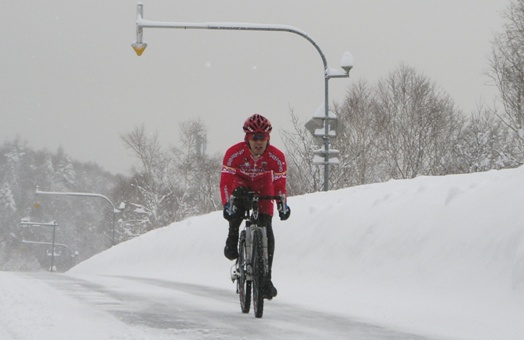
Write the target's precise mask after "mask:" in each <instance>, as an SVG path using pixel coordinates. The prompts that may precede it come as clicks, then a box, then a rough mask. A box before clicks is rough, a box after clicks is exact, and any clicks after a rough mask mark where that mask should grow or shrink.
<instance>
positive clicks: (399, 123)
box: [373, 65, 463, 178]
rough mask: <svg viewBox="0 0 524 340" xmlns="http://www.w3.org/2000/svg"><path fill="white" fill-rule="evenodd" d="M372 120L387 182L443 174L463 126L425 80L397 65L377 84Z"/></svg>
mask: <svg viewBox="0 0 524 340" xmlns="http://www.w3.org/2000/svg"><path fill="white" fill-rule="evenodd" d="M373 116H374V118H375V123H374V126H375V136H376V138H377V139H376V140H377V146H378V148H379V151H380V154H381V159H383V160H384V161H385V162H387V164H386V165H385V166H386V169H387V171H388V172H389V173H388V174H387V177H390V178H413V177H415V176H417V175H441V174H445V173H446V171H445V168H446V167H445V163H446V159H447V158H448V157H449V155H450V154H451V153H452V150H453V145H454V143H455V141H456V140H457V136H458V134H459V132H460V129H461V126H462V125H463V122H462V119H461V118H460V112H459V111H458V110H456V109H455V107H454V104H453V101H452V100H451V99H450V97H449V96H448V95H446V94H445V93H444V92H443V91H441V90H439V89H438V88H437V86H436V85H435V84H434V83H432V82H431V81H430V80H429V79H428V78H427V77H425V76H423V75H421V74H418V73H417V72H416V71H415V69H413V68H411V67H407V66H404V65H401V66H400V67H399V68H398V69H397V70H396V71H394V72H392V73H391V74H389V76H387V77H386V78H385V79H383V80H381V81H379V83H378V85H377V89H376V94H375V100H374V104H373Z"/></svg>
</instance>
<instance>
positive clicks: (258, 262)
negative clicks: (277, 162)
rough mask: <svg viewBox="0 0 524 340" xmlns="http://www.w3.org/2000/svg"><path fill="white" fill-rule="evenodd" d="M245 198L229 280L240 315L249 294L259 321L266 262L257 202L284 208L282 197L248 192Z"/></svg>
mask: <svg viewBox="0 0 524 340" xmlns="http://www.w3.org/2000/svg"><path fill="white" fill-rule="evenodd" d="M248 198H249V199H248V201H249V202H250V205H249V209H246V211H245V213H244V216H243V219H244V220H246V223H245V224H244V229H243V230H242V231H241V232H240V239H239V243H238V248H239V249H238V258H237V260H236V262H235V264H234V265H233V266H232V267H231V268H232V272H231V280H232V281H233V282H235V280H236V281H237V284H236V288H237V289H236V290H237V294H238V295H239V298H240V309H241V310H242V313H245V314H247V313H249V310H250V308H251V292H253V309H254V313H255V317H256V318H261V317H262V315H263V313H264V298H267V295H266V292H265V287H266V284H267V281H268V280H269V278H268V275H269V262H268V261H269V260H268V246H267V233H266V227H265V226H263V225H260V221H259V216H258V201H260V200H276V201H277V204H279V205H282V207H283V209H287V207H286V205H285V204H283V202H285V196H284V195H279V196H259V195H256V194H255V193H253V192H250V193H249V195H248ZM233 268H234V269H233ZM270 298H272V296H271V297H270Z"/></svg>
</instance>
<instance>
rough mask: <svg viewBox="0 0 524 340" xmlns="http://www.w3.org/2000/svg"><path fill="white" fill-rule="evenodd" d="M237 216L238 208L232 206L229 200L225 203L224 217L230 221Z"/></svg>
mask: <svg viewBox="0 0 524 340" xmlns="http://www.w3.org/2000/svg"><path fill="white" fill-rule="evenodd" d="M235 217H237V209H236V207H235V206H234V205H233V206H230V205H229V202H227V203H226V205H224V218H225V219H226V220H228V221H231V220H233V219H234V218H235Z"/></svg>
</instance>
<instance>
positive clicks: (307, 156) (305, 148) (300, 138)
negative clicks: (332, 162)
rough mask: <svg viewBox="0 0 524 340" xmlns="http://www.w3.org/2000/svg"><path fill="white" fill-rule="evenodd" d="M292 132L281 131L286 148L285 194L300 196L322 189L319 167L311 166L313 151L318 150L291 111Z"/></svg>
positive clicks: (308, 133) (302, 123)
mask: <svg viewBox="0 0 524 340" xmlns="http://www.w3.org/2000/svg"><path fill="white" fill-rule="evenodd" d="M291 123H292V124H293V129H294V131H282V140H283V142H284V145H285V147H286V151H287V152H286V162H287V166H288V168H287V186H288V189H287V193H288V195H290V196H295V195H302V194H305V193H309V192H315V191H319V190H321V189H322V185H323V176H322V172H321V169H320V167H318V166H316V165H314V164H313V151H314V150H315V149H318V147H319V146H318V145H317V144H315V141H314V139H313V137H312V136H311V134H310V132H309V131H308V130H307V129H306V128H305V127H304V122H302V121H301V120H300V119H299V118H298V117H297V115H295V113H294V112H293V110H291Z"/></svg>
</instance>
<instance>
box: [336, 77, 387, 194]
mask: <svg viewBox="0 0 524 340" xmlns="http://www.w3.org/2000/svg"><path fill="white" fill-rule="evenodd" d="M372 103H373V90H372V89H371V88H370V87H369V86H368V85H367V83H366V82H365V81H359V82H358V83H357V84H355V85H353V86H352V87H351V89H350V90H349V91H348V93H347V96H346V98H345V100H344V102H343V103H342V105H341V106H336V109H335V112H336V115H337V118H338V127H337V138H336V139H334V144H335V148H336V149H338V150H339V151H340V157H339V158H340V161H341V162H340V165H339V166H338V167H337V169H336V170H335V173H334V174H333V177H335V176H336V178H334V181H335V183H333V185H334V187H337V188H344V187H349V186H353V185H360V184H366V183H372V182H378V181H381V180H382V177H381V175H380V173H379V172H378V170H379V168H378V167H379V165H380V162H379V159H378V155H377V145H376V139H377V137H376V136H375V133H374V132H375V128H374V126H373V124H374V120H373V116H372V114H371V112H372Z"/></svg>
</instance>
